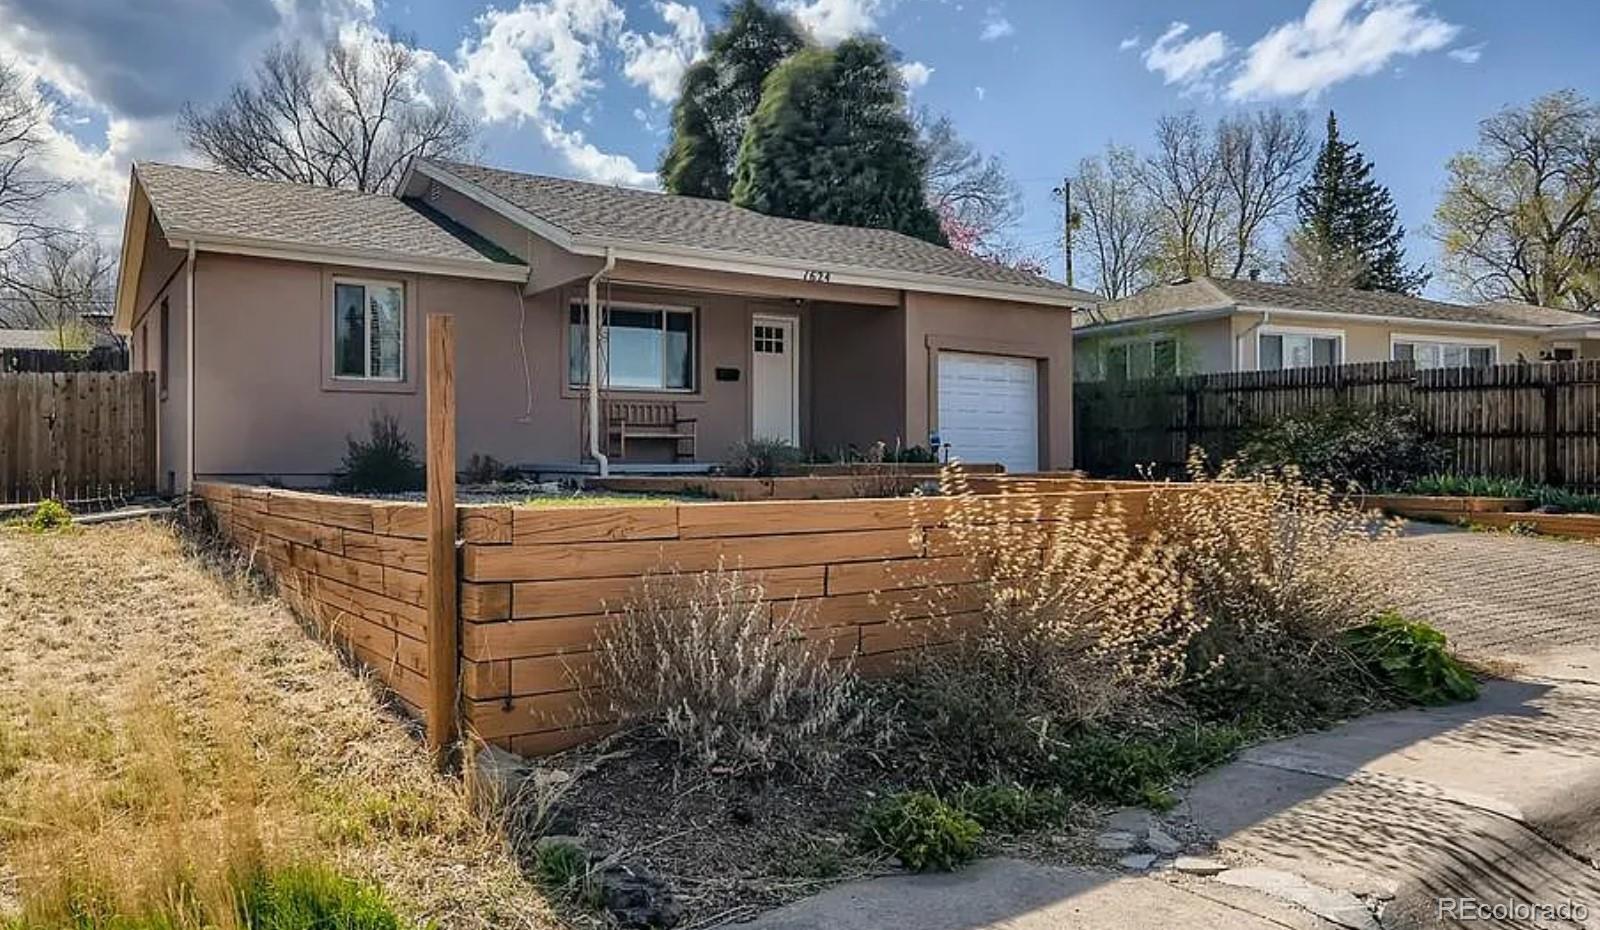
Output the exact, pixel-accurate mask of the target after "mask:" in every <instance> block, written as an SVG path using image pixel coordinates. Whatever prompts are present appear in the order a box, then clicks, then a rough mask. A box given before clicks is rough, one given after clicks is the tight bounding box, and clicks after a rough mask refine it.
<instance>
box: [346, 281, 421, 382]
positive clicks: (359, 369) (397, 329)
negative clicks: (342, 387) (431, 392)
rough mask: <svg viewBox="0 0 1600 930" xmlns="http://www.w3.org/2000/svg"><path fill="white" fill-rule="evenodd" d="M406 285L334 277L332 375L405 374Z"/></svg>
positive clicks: (385, 377)
mask: <svg viewBox="0 0 1600 930" xmlns="http://www.w3.org/2000/svg"><path fill="white" fill-rule="evenodd" d="M405 329H406V289H405V286H404V285H402V284H401V283H399V282H398V281H362V280H356V279H352V278H335V279H334V281H333V376H334V377H335V378H339V379H350V380H360V381H403V380H405V357H406V356H405V348H406V347H405Z"/></svg>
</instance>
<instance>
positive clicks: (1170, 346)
mask: <svg viewBox="0 0 1600 930" xmlns="http://www.w3.org/2000/svg"><path fill="white" fill-rule="evenodd" d="M1105 358H1106V373H1105V376H1106V378H1107V379H1109V380H1111V381H1122V380H1128V381H1136V380H1138V379H1140V378H1170V377H1172V376H1174V375H1176V374H1177V373H1178V342H1177V340H1175V339H1173V338H1171V337H1169V336H1163V337H1157V338H1153V339H1144V340H1135V341H1130V342H1119V343H1115V344H1113V345H1110V346H1107V347H1106V355H1105Z"/></svg>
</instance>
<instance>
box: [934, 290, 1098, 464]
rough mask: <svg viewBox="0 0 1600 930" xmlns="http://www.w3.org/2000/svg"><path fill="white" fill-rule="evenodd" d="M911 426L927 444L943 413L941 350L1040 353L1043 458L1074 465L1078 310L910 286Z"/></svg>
mask: <svg viewBox="0 0 1600 930" xmlns="http://www.w3.org/2000/svg"><path fill="white" fill-rule="evenodd" d="M905 302H906V339H905V345H906V373H905V378H906V391H905V397H906V434H907V435H908V436H910V437H914V442H915V443H916V444H925V443H926V442H927V437H928V433H929V430H930V428H931V427H932V426H933V425H934V421H935V420H936V419H937V416H938V398H937V396H936V391H935V390H934V386H935V385H936V384H937V381H936V380H935V379H936V374H935V371H934V360H935V359H936V357H937V353H938V352H939V350H941V349H942V350H950V351H961V352H979V353H988V354H996V355H1013V356H1017V357H1021V358H1032V359H1035V360H1037V361H1038V363H1039V384H1040V393H1041V394H1042V395H1043V396H1042V397H1041V399H1040V411H1039V439H1040V443H1039V444H1040V450H1039V462H1040V464H1041V466H1042V467H1044V468H1071V467H1072V314H1071V312H1070V311H1068V310H1066V309H1064V308H1051V307H1039V306H1034V305H1029V304H1019V303H1006V302H1002V301H994V300H978V299H973V298H965V297H953V296H948V295H942V294H919V293H910V292H908V293H907V294H906V297H905Z"/></svg>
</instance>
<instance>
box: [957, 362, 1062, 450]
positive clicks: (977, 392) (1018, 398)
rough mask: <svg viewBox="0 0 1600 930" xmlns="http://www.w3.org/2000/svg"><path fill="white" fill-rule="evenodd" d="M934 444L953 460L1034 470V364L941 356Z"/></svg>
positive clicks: (1036, 437)
mask: <svg viewBox="0 0 1600 930" xmlns="http://www.w3.org/2000/svg"><path fill="white" fill-rule="evenodd" d="M938 372H939V381H938V391H939V440H940V441H941V442H943V443H945V444H947V445H948V446H949V447H950V455H951V457H952V458H958V459H960V460H962V461H963V462H998V463H1000V464H1001V465H1004V466H1005V467H1006V470H1007V471H1010V472H1031V471H1038V470H1039V363H1038V361H1037V360H1035V359H1031V358H1016V357H1013V356H1009V355H979V354H975V353H970V352H940V353H939V359H938Z"/></svg>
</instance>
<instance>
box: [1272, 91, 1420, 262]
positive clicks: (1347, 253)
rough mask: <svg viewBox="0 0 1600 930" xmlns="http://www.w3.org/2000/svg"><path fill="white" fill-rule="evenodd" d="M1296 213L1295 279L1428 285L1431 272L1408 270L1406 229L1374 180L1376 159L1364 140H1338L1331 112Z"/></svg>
mask: <svg viewBox="0 0 1600 930" xmlns="http://www.w3.org/2000/svg"><path fill="white" fill-rule="evenodd" d="M1295 213H1296V216H1297V217H1298V219H1299V221H1300V226H1299V228H1298V229H1297V230H1295V232H1294V233H1293V234H1292V235H1291V236H1290V240H1289V248H1290V264H1289V276H1290V277H1291V278H1292V279H1296V280H1301V281H1306V282H1307V283H1314V284H1334V285H1343V286H1346V287H1354V288H1359V289H1361V290H1366V291H1394V292H1395V293H1398V294H1415V293H1416V292H1418V291H1420V290H1422V288H1423V287H1425V286H1426V285H1427V283H1428V273H1427V272H1426V271H1423V270H1422V269H1421V268H1411V267H1407V265H1406V261H1405V257H1406V256H1405V235H1406V231H1405V227H1403V226H1401V225H1400V219H1399V211H1398V210H1397V209H1396V208H1395V205H1394V198H1393V197H1391V196H1390V195H1389V189H1388V188H1387V187H1384V186H1383V185H1382V184H1380V183H1378V181H1377V180H1375V179H1374V178H1373V177H1372V162H1371V161H1370V160H1369V159H1368V158H1367V157H1366V156H1365V155H1363V154H1361V150H1360V147H1359V146H1358V145H1357V143H1355V142H1352V141H1349V140H1347V139H1344V138H1342V137H1341V136H1340V135H1339V120H1338V118H1337V117H1335V116H1334V114H1333V112H1332V111H1329V113H1328V137H1327V139H1325V140H1324V141H1323V143H1322V150H1321V151H1320V152H1319V153H1318V154H1317V161H1316V164H1315V166H1314V167H1313V168H1312V170H1311V177H1310V179H1308V180H1307V181H1306V183H1305V184H1304V185H1303V186H1302V187H1301V188H1300V192H1299V195H1298V196H1297V197H1296V199H1295Z"/></svg>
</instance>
